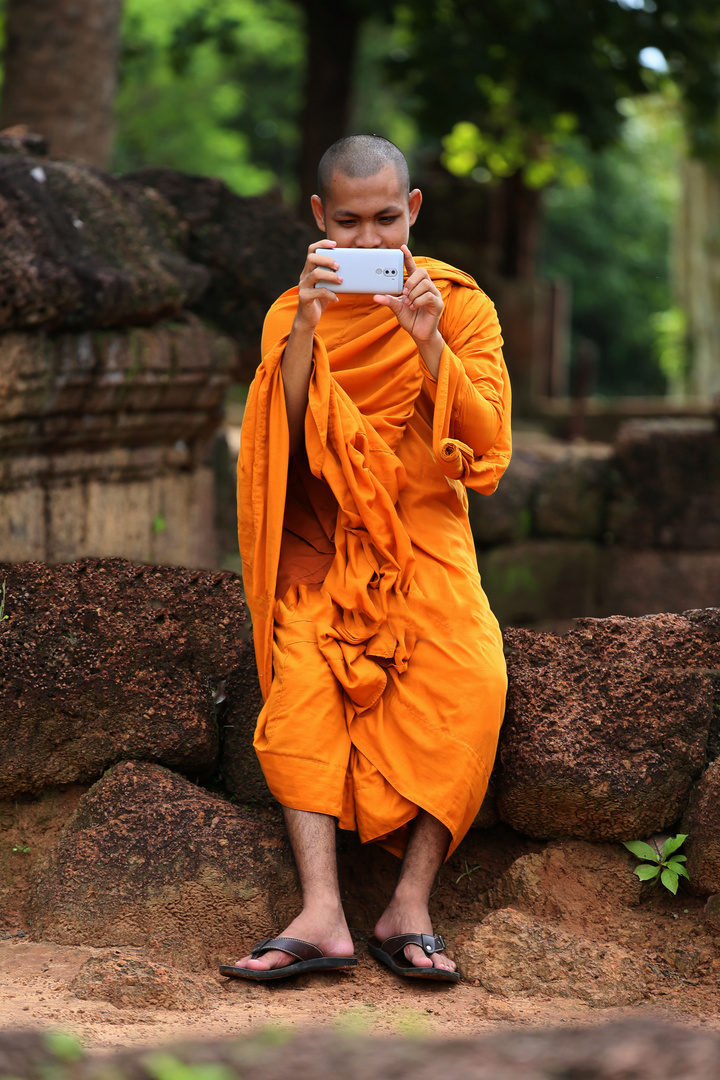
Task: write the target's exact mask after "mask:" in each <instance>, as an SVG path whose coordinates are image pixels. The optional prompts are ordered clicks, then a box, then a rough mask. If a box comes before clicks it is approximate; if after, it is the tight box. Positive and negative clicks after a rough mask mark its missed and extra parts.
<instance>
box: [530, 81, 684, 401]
mask: <svg viewBox="0 0 720 1080" xmlns="http://www.w3.org/2000/svg"><path fill="white" fill-rule="evenodd" d="M623 109H624V112H625V114H626V119H625V124H624V127H623V129H622V137H621V139H620V141H619V142H617V143H616V144H615V145H614V146H611V147H609V148H607V149H605V150H603V151H601V152H598V153H595V154H593V153H592V152H591V151H590V150H589V149H588V148H587V147H586V146H583V144H582V143H580V142H576V143H575V145H574V147H573V149H572V153H573V157H574V159H575V160H576V161H577V163H578V165H579V166H580V167H581V168H582V169H584V170H585V171H586V172H587V174H588V177H589V182H588V183H587V184H583V185H580V186H574V187H567V186H566V187H563V186H560V185H556V186H554V187H553V188H551V189H550V190H549V191H548V192H547V194H546V199H545V221H544V243H543V259H542V264H541V269H542V271H543V272H544V273H546V274H549V275H561V276H564V277H566V278H568V279H569V280H570V282H571V284H572V291H573V301H572V304H573V334H574V337H575V344H576V345H577V342H578V340H579V339H580V338H586V339H588V340H590V341H592V342H594V343H595V345H596V346H597V348H598V350H599V364H598V371H597V386H596V389H597V391H598V392H599V393H601V394H647V393H651V394H652V393H655V394H662V393H664V392H665V389H666V385H667V379H668V378H669V377H672V375H673V372H672V371H671V370H670V367H671V365H672V364H673V363H675V364H680V363H682V361H681V360H680V359H679V357H678V352H677V350H678V349H681V348H682V343H681V342H680V343H678V341H677V333H676V335H675V340H674V342H671V341H670V339H669V336H668V333H669V331H670V329H671V328H670V327H668V326H667V323H668V317H667V315H666V314H665V313H667V312H668V311H671V309H672V300H671V288H670V274H669V258H670V233H671V228H672V222H673V218H674V217H675V213H676V210H677V203H678V198H679V183H680V181H679V159H680V157H681V155H682V153H683V132H682V125H681V121H680V117H679V112H678V108H677V102H676V101H674V100H673V98H672V97H668V96H662V95H657V96H655V97H647V98H644V99H634V100H632V101H626V102H624V103H623ZM670 321H672V319H671V320H670ZM662 325H665V327H666V333H665V334H664V340H663V337H662V335H661V334H660V333H659V328H660V327H661V326H662ZM676 329H677V328H676ZM673 349H674V350H675V352H674V355H672V357H671V354H672V351H673ZM574 352H577V349H575V350H574ZM661 361H662V362H661Z"/></svg>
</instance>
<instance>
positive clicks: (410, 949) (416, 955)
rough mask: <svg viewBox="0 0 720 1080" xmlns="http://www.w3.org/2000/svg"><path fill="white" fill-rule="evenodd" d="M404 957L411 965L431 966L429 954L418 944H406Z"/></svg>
mask: <svg viewBox="0 0 720 1080" xmlns="http://www.w3.org/2000/svg"><path fill="white" fill-rule="evenodd" d="M404 953H405V959H406V960H407V961H409V963H411V964H412V965H413V967H432V966H433V962H432V960H431V959H430V957H429V956H426V955H425V953H424V952H423V951H422V949H421V948H420V947H419V946H418V945H406V946H405V949H404Z"/></svg>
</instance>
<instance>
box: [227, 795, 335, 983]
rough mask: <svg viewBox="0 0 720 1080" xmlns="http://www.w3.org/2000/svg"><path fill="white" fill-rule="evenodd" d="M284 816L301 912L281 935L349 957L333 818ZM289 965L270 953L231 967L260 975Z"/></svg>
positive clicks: (279, 955) (297, 813) (304, 813)
mask: <svg viewBox="0 0 720 1080" xmlns="http://www.w3.org/2000/svg"><path fill="white" fill-rule="evenodd" d="M283 813H284V814H285V824H286V826H287V831H288V836H289V837H290V844H291V846H292V849H293V855H294V856H295V862H296V864H297V868H298V873H299V875H300V887H301V889H302V897H303V909H302V911H301V912H300V914H299V915H298V917H297V918H296V919H293V921H292V922H291V923H290V925H289V926H288V927H287V929H286V930H284V931H283V933H282V935H281V936H282V937H296V938H302V940H303V941H310V942H312V944H313V945H317V947H318V948H319V949H322V951H323V952H324V953H325V955H326V956H352V955H353V943H352V939H351V937H350V931H349V930H348V926H347V922H346V921H345V913H344V912H343V909H342V903H341V902H340V888H339V885H338V874H337V855H336V848H335V829H336V823H335V818H334V817H328V816H327V815H326V814H312V813H310V812H309V811H306V810H288V809H287V807H283ZM294 962H295V957H293V956H289V955H288V954H287V953H284V952H280V951H279V950H277V949H272V950H271V951H270V952H267V953H264V954H263V956H260V957H258V959H257V960H252V959H251V958H250V957H249V956H244V957H243V958H242V960H238V961H236V967H244V968H245V967H247V968H255V969H257V970H264V969H267V968H277V967H284V966H286V965H287V964H292V963H294Z"/></svg>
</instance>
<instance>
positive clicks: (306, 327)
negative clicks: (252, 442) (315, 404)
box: [280, 240, 341, 457]
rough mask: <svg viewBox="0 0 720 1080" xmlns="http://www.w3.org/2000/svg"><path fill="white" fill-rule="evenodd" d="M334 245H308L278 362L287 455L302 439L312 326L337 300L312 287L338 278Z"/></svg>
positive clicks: (313, 330) (313, 326)
mask: <svg viewBox="0 0 720 1080" xmlns="http://www.w3.org/2000/svg"><path fill="white" fill-rule="evenodd" d="M334 247H335V241H334V240H319V241H318V242H317V243H315V244H311V245H310V247H309V248H308V255H307V260H306V262H305V266H304V267H303V270H302V274H301V275H300V284H299V293H298V308H297V312H296V314H295V319H294V321H293V325H292V330H291V331H290V337H289V338H288V343H287V345H286V346H285V352H284V354H283V358H282V362H281V364H280V371H281V373H282V380H283V389H284V391H285V409H286V412H287V420H288V430H289V436H290V456H291V457H292V455H293V454H294V453H295V452H296V450H297V449H298V447H299V446H300V444H301V442H302V439H303V427H304V422H305V411H306V409H307V403H308V387H309V386H310V375H311V372H312V355H313V339H314V336H315V328H316V326H317V324H318V323H319V321H320V316H321V315H322V313H323V311H324V310H325V308H326V307H327V306H328V304H332V303H335V304H337V303H338V298H337V296H336V295H335V293H334V292H332V291H331V290H330V289H316V288H315V282H316V281H340V280H341V279H340V278H339V277H338V275H337V274H336V273H335V270H337V266H338V264H337V263H336V262H335V259H334V258H333V255H332V249H333V248H334Z"/></svg>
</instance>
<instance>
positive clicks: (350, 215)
mask: <svg viewBox="0 0 720 1080" xmlns="http://www.w3.org/2000/svg"><path fill="white" fill-rule="evenodd" d="M421 202H422V195H421V193H420V191H419V190H418V188H415V189H414V190H413V191H411V192H410V194H409V195H408V193H407V191H405V190H404V188H403V185H402V183H401V181H400V178H399V176H398V175H397V173H396V172H395V170H394V169H393V167H392V165H387V166H386V167H385V168H384V169H381V170H380V172H377V173H375V175H374V176H367V177H365V178H363V179H354V178H353V177H350V176H346V175H345V174H344V173H341V172H336V173H334V174H333V177H332V180H331V182H330V188H329V191H328V193H327V195H326V197H325V202H324V203H323V202H322V201H321V200H320V198H319V197H318V196H317V195H313V197H312V208H313V214H314V215H315V221H316V222H317V224H318V228H320V229H322V231H323V232H324V233H327V238H328V240H335V241H336V243H337V245H338V247H343V248H352V247H356V248H399V247H401V246H402V245H403V244H407V242H408V238H409V235H410V227H411V226H412V225H414V224H415V219H416V218H417V216H418V211H419V210H420V204H421Z"/></svg>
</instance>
